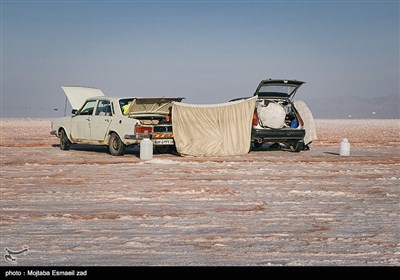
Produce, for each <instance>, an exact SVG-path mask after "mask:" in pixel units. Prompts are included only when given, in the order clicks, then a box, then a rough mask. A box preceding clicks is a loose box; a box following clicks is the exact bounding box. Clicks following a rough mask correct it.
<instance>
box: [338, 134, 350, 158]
mask: <svg viewBox="0 0 400 280" xmlns="http://www.w3.org/2000/svg"><path fill="white" fill-rule="evenodd" d="M339 154H340V156H344V157H348V156H349V155H350V143H349V139H347V138H344V139H342V141H340V152H339Z"/></svg>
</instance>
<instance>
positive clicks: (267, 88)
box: [258, 85, 296, 95]
mask: <svg viewBox="0 0 400 280" xmlns="http://www.w3.org/2000/svg"><path fill="white" fill-rule="evenodd" d="M294 90H296V87H295V86H292V85H263V86H261V88H260V90H259V91H258V93H259V94H260V93H275V94H284V95H290V94H291V93H292V92H293V91H294Z"/></svg>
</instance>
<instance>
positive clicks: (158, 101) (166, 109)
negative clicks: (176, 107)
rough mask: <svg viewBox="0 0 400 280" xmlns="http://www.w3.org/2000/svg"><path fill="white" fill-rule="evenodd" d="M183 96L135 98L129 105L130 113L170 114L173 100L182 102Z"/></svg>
mask: <svg viewBox="0 0 400 280" xmlns="http://www.w3.org/2000/svg"><path fill="white" fill-rule="evenodd" d="M183 99H184V98H183V97H151V98H147V97H143V98H140V97H138V98H135V99H134V100H133V103H132V105H131V106H130V107H129V111H128V114H129V115H135V114H149V113H151V114H163V115H168V114H169V113H170V108H171V107H172V102H174V101H175V102H181V101H182V100H183Z"/></svg>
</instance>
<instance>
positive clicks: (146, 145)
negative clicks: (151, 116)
mask: <svg viewBox="0 0 400 280" xmlns="http://www.w3.org/2000/svg"><path fill="white" fill-rule="evenodd" d="M152 158H153V142H152V141H151V140H150V139H149V138H144V139H143V140H142V141H141V142H140V159H142V160H150V159H152Z"/></svg>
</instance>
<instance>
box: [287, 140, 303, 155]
mask: <svg viewBox="0 0 400 280" xmlns="http://www.w3.org/2000/svg"><path fill="white" fill-rule="evenodd" d="M289 149H290V150H291V151H292V152H295V153H299V152H300V151H302V150H303V149H304V142H303V141H299V142H294V143H289Z"/></svg>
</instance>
